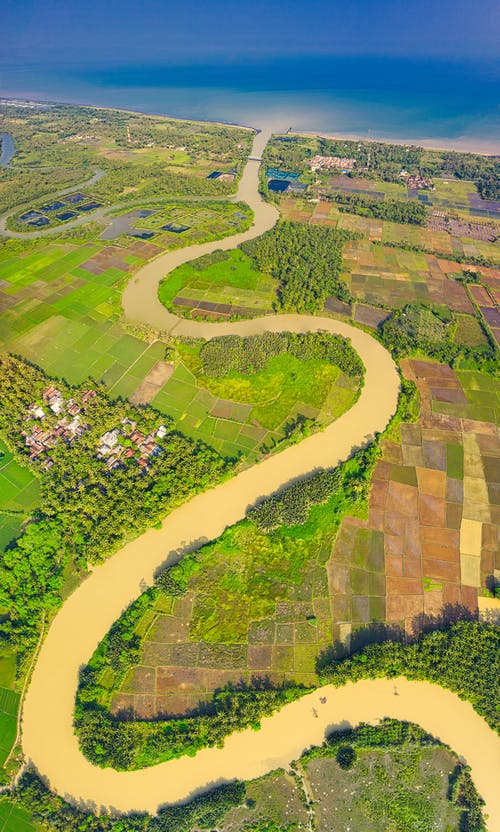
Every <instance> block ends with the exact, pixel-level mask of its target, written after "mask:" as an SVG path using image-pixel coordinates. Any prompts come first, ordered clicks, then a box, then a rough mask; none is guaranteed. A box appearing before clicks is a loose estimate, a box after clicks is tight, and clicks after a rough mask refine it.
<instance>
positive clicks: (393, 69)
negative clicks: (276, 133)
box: [0, 57, 500, 153]
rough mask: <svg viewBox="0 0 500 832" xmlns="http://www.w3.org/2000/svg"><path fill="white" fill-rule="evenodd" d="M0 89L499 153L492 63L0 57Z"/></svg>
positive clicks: (498, 75) (498, 74)
mask: <svg viewBox="0 0 500 832" xmlns="http://www.w3.org/2000/svg"><path fill="white" fill-rule="evenodd" d="M0 96H3V97H22V98H31V99H34V100H45V101H65V102H72V103H78V104H95V105H100V106H109V107H120V108H124V109H129V110H138V111H142V112H148V113H158V114H163V115H170V116H178V117H184V118H196V119H202V120H213V121H224V122H231V123H238V124H246V125H252V126H255V127H261V128H268V127H271V128H274V129H276V130H284V129H288V128H289V127H291V128H292V129H293V130H297V131H305V132H307V131H310V132H320V133H323V134H332V135H336V136H340V135H349V136H356V137H364V138H382V139H388V140H390V139H393V140H397V141H418V142H422V143H424V144H429V145H432V146H437V147H456V148H464V149H467V148H469V149H477V150H478V151H484V152H490V153H491V152H495V153H500V108H499V102H500V71H499V67H498V64H496V65H495V64H493V63H492V62H477V61H476V62H472V61H430V60H427V61H423V60H406V59H402V58H359V57H358V58H352V57H350V58H345V57H342V58H332V57H325V58H317V57H311V58H307V57H306V58H304V57H302V58H294V59H291V58H287V59H279V60H274V61H266V62H258V61H254V62H251V61H246V62H241V61H238V60H235V61H233V62H228V61H225V62H221V63H213V64H206V63H204V64H201V63H200V64H194V63H191V64H188V65H164V66H112V65H102V66H91V65H77V64H74V65H64V66H53V67H47V66H43V67H40V66H29V65H26V64H25V65H23V66H18V67H13V66H8V65H7V66H5V65H4V66H2V65H0ZM0 128H1V125H0Z"/></svg>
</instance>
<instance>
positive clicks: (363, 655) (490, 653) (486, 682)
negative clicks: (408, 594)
mask: <svg viewBox="0 0 500 832" xmlns="http://www.w3.org/2000/svg"><path fill="white" fill-rule="evenodd" d="M319 670H320V675H321V678H322V680H323V681H324V682H331V683H332V684H334V685H343V684H345V683H346V682H349V681H357V680H358V679H373V678H378V677H381V676H388V677H389V678H394V677H396V676H406V678H407V679H424V680H426V681H429V682H435V683H436V684H438V685H441V686H442V687H445V688H449V689H450V690H452V691H454V692H455V693H457V694H458V695H459V696H460V697H461V698H462V699H467V700H468V701H469V702H470V703H471V704H472V705H473V707H474V709H475V710H476V711H477V712H478V714H480V715H481V716H482V717H484V719H485V720H486V722H487V723H488V724H489V725H490V726H491V727H492V728H493V729H494V730H495V731H497V732H498V733H500V714H499V712H498V702H499V701H500V629H499V628H498V627H497V626H495V625H494V624H483V623H480V622H478V621H458V622H457V623H455V624H452V625H451V626H450V627H448V628H447V629H444V630H434V631H432V632H428V633H425V634H424V635H423V636H422V637H421V638H420V639H419V640H418V641H416V642H414V643H410V644H405V643H403V642H400V641H392V640H389V641H385V642H383V643H381V644H371V645H369V646H367V647H365V648H364V649H363V650H361V651H360V652H359V653H355V654H354V655H352V656H350V657H347V658H340V659H337V658H332V657H331V656H323V657H322V658H321V659H320V660H319Z"/></svg>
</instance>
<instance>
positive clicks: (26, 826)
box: [0, 797, 40, 832]
mask: <svg viewBox="0 0 500 832" xmlns="http://www.w3.org/2000/svg"><path fill="white" fill-rule="evenodd" d="M37 829H40V827H39V825H38V824H37V823H36V822H35V821H34V820H33V818H32V817H31V815H30V813H29V812H27V811H26V810H25V809H23V808H22V807H21V806H15V805H14V804H13V803H12V802H11V801H10V800H8V798H6V797H0V832H36V830H37Z"/></svg>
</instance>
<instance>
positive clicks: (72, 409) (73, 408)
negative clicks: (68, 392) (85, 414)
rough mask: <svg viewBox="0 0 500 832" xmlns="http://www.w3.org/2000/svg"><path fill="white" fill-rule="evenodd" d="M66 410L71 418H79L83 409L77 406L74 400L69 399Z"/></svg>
mask: <svg viewBox="0 0 500 832" xmlns="http://www.w3.org/2000/svg"><path fill="white" fill-rule="evenodd" d="M66 409H67V411H68V413H69V415H70V416H77V415H78V413H80V410H81V408H80V407H79V406H78V405H77V403H76V402H75V400H74V399H68V401H67V403H66Z"/></svg>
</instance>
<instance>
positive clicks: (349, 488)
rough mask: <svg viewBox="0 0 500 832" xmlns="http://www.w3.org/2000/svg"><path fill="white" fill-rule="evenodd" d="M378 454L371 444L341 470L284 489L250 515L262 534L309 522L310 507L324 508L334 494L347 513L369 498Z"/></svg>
mask: <svg viewBox="0 0 500 832" xmlns="http://www.w3.org/2000/svg"><path fill="white" fill-rule="evenodd" d="M379 453H380V452H379V449H378V446H377V445H376V444H372V445H370V446H369V447H368V448H366V449H365V450H361V451H358V452H357V453H355V454H354V456H353V457H352V458H351V459H349V460H348V461H347V462H344V463H343V464H342V465H339V466H338V468H334V469H333V470H332V471H319V472H318V473H317V474H314V475H313V476H312V477H308V478H307V479H304V480H300V481H299V482H297V483H295V484H294V485H292V486H290V487H289V488H285V489H284V490H283V491H280V492H279V493H278V494H276V495H275V496H274V497H271V498H270V499H269V500H265V502H263V503H260V505H258V506H256V507H255V508H253V509H251V510H250V511H249V513H248V516H249V518H250V519H251V520H252V522H253V523H255V524H256V526H257V527H258V528H259V529H261V530H262V531H271V530H272V529H277V528H278V527H279V526H281V525H285V526H294V525H296V524H298V523H304V522H305V521H306V520H307V516H308V514H309V511H310V509H311V506H313V505H321V504H322V503H325V502H326V501H327V500H330V499H331V497H332V496H334V495H335V496H336V497H337V498H338V500H340V501H341V504H342V509H343V511H344V512H345V511H348V507H350V508H352V507H353V505H354V504H355V503H356V502H360V501H363V500H364V499H366V496H367V494H368V488H369V483H370V476H371V473H372V471H373V467H374V465H375V463H376V461H377V459H378V457H379ZM339 508H340V505H339Z"/></svg>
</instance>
